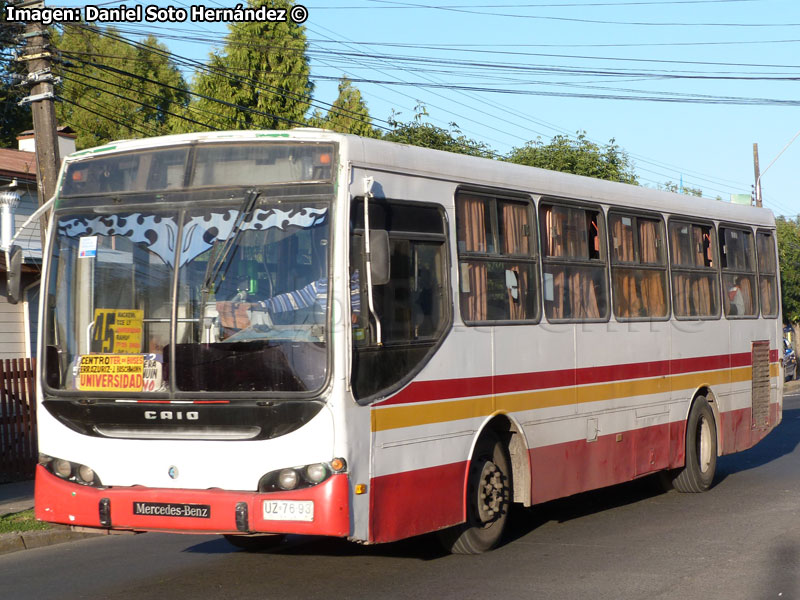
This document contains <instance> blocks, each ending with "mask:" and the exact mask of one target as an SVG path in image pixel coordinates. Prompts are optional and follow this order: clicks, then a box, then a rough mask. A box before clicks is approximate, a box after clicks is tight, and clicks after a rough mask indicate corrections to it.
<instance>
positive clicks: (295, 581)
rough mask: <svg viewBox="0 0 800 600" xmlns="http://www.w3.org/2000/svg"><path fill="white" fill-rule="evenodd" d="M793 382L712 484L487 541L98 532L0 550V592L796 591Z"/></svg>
mask: <svg viewBox="0 0 800 600" xmlns="http://www.w3.org/2000/svg"><path fill="white" fill-rule="evenodd" d="M798 441H800V395H794V396H789V397H787V399H786V406H785V411H784V421H783V423H782V424H781V425H780V427H778V428H777V429H776V430H775V431H774V432H773V433H772V434H771V435H770V436H769V437H768V438H767V439H765V440H764V441H763V442H761V444H759V445H758V446H756V447H755V448H753V449H751V450H749V451H747V452H743V453H740V454H737V455H734V456H728V457H723V458H721V459H720V460H719V463H718V471H717V479H716V483H715V486H714V488H713V489H712V490H711V491H709V492H708V493H705V494H679V493H677V492H674V491H673V492H669V493H662V492H658V491H656V489H655V486H654V485H653V482H652V481H651V480H640V481H637V482H632V483H630V484H625V485H622V486H617V487H614V488H609V489H606V490H600V491H597V492H591V493H587V494H581V495H579V496H575V497H573V498H569V499H565V500H559V501H555V502H550V503H547V504H545V505H542V506H538V507H535V508H534V509H532V510H528V511H519V512H517V513H516V514H515V515H514V517H515V525H516V526H515V528H514V532H513V533H512V534H511V535H510V536H509V539H508V540H507V541H506V543H505V544H504V545H503V546H502V547H500V548H498V549H497V550H495V551H493V552H491V553H488V554H485V555H482V556H449V555H445V554H443V553H442V552H441V551H440V550H439V549H438V547H437V544H436V541H435V539H433V538H432V537H430V536H425V537H421V538H416V539H413V540H408V541H405V542H401V543H396V544H388V545H382V546H371V547H369V546H358V545H355V544H348V543H346V542H342V541H338V540H325V539H311V540H308V539H299V538H298V539H291V540H290V541H289V543H288V544H286V545H285V547H283V548H282V549H281V550H280V551H278V552H274V553H271V554H269V553H263V554H248V553H245V552H241V551H237V550H235V549H234V548H233V547H232V546H230V545H229V544H228V543H227V542H225V540H224V539H222V538H220V537H212V536H197V537H194V536H178V535H166V534H152V533H150V534H144V535H137V536H112V537H102V538H92V539H87V540H82V541H78V542H74V543H71V544H66V545H60V546H51V547H49V548H41V549H38V550H29V551H25V552H18V553H15V554H9V555H6V556H0V598H2V599H3V600H17V599H29V598H30V599H34V598H35V599H37V600H47V599H50V598H52V599H57V600H71V599H76V598H92V599H114V600H122V599H136V600H145V599H148V598H159V599H161V598H166V599H169V600H184V599H192V600H199V599H205V598H214V599H226V598H231V599H237V600H240V599H249V598H258V599H260V600H261V599H270V598H276V599H277V598H280V599H292V598H303V599H315V598H325V599H326V600H327V599H329V598H366V597H371V598H415V599H421V598H425V599H428V598H434V599H435V598H441V597H443V598H458V599H459V600H461V599H470V598H480V599H481V600H486V599H487V598H557V599H559V600H562V599H572V598H575V599H578V598H580V599H587V598H591V599H592V600H597V599H615V600H616V599H622V598H636V599H641V598H647V599H651V598H652V599H659V598H665V599H666V598H669V599H672V598H675V599H689V600H691V599H700V598H702V599H703V600H714V599H720V600H722V599H725V600H736V599H748V600H749V599H771V598H776V599H781V600H789V599H798V600H800V518H798V517H800V449H798Z"/></svg>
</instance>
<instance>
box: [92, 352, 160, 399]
mask: <svg viewBox="0 0 800 600" xmlns="http://www.w3.org/2000/svg"><path fill="white" fill-rule="evenodd" d="M153 356H154V355H152V354H149V355H142V354H85V355H83V356H81V357H80V358H79V359H78V369H77V371H78V372H77V383H78V389H79V390H83V391H87V392H152V391H157V390H159V389H160V388H161V384H162V374H161V363H160V362H159V361H158V360H155V358H153Z"/></svg>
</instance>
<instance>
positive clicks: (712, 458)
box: [672, 396, 717, 492]
mask: <svg viewBox="0 0 800 600" xmlns="http://www.w3.org/2000/svg"><path fill="white" fill-rule="evenodd" d="M716 468H717V428H716V425H715V423H714V412H713V411H712V410H711V406H710V405H709V404H708V401H707V400H706V398H705V396H698V398H697V399H696V400H695V402H694V404H693V405H692V410H691V411H690V412H689V419H688V420H687V422H686V464H685V465H684V467H683V469H681V470H680V471H679V472H678V474H677V475H676V477H675V479H674V480H673V481H672V485H673V486H674V487H675V489H676V490H678V491H679V492H705V491H706V490H708V489H709V488H710V487H711V483H712V481H713V480H714V472H715V470H716Z"/></svg>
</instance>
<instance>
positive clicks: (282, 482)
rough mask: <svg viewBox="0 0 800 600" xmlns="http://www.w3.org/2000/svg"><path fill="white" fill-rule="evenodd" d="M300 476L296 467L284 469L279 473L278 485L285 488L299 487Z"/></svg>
mask: <svg viewBox="0 0 800 600" xmlns="http://www.w3.org/2000/svg"><path fill="white" fill-rule="evenodd" d="M298 481H300V477H298V475H297V471H295V470H294V469H283V470H282V471H281V472H280V473H278V485H279V486H280V487H281V488H282V489H284V490H293V489H294V488H296V487H297V482H298Z"/></svg>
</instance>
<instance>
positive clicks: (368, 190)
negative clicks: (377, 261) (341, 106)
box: [364, 177, 383, 346]
mask: <svg viewBox="0 0 800 600" xmlns="http://www.w3.org/2000/svg"><path fill="white" fill-rule="evenodd" d="M374 182H375V180H374V179H373V178H372V177H365V178H364V255H365V258H366V263H367V264H366V270H367V304H368V305H369V314H371V315H372V319H373V320H374V321H375V338H376V341H377V343H378V346H382V345H383V338H382V336H381V320H380V318H379V317H378V314H377V313H376V312H375V305H374V302H373V300H372V254H371V253H370V247H369V237H370V236H369V199H370V198H372V184H373V183H374Z"/></svg>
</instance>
